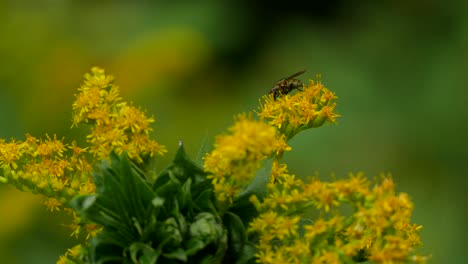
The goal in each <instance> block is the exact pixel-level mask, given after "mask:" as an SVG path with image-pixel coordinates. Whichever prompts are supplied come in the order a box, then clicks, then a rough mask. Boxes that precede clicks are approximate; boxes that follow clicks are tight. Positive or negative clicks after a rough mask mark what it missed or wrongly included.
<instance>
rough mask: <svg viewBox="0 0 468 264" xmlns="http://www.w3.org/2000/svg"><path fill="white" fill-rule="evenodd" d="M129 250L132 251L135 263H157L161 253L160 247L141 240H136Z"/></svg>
mask: <svg viewBox="0 0 468 264" xmlns="http://www.w3.org/2000/svg"><path fill="white" fill-rule="evenodd" d="M128 250H129V252H130V258H131V260H132V261H133V263H139V264H155V263H156V261H157V260H158V258H159V256H160V255H161V250H160V249H154V248H152V247H151V246H149V245H147V244H145V243H141V242H135V243H133V244H131V245H130V247H129V248H128Z"/></svg>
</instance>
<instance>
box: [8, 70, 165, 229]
mask: <svg viewBox="0 0 468 264" xmlns="http://www.w3.org/2000/svg"><path fill="white" fill-rule="evenodd" d="M112 82H113V77H112V76H109V75H105V74H104V70H102V69H99V68H96V67H95V68H92V69H91V74H86V75H85V81H84V84H83V85H82V86H81V87H80V88H79V89H78V90H79V93H78V94H77V95H75V96H76V100H75V102H74V103H73V125H74V126H76V125H79V124H83V123H85V124H90V125H93V126H92V128H91V133H90V135H88V136H87V139H88V142H89V143H91V147H89V148H81V147H79V146H77V144H76V143H75V142H72V143H71V144H66V143H64V142H63V139H61V140H60V139H57V137H56V136H55V135H54V136H53V137H52V138H51V137H49V136H48V135H47V136H46V139H38V138H35V137H33V136H31V135H26V139H25V140H24V141H19V140H11V141H10V142H7V141H5V140H4V139H0V168H1V172H0V182H2V183H10V184H12V185H14V186H16V187H17V188H18V189H20V190H23V191H28V192H33V193H38V194H42V195H44V196H45V197H46V198H47V200H46V201H45V202H44V204H45V205H46V206H47V207H48V208H49V210H51V211H54V210H56V211H58V210H62V209H65V211H66V212H67V213H69V214H71V215H72V216H73V219H74V220H73V221H74V223H73V224H72V225H71V227H72V228H73V235H78V234H79V233H82V232H81V231H82V230H83V231H84V232H85V233H86V234H87V236H88V237H89V236H94V235H95V234H96V232H98V230H99V229H98V227H97V226H96V225H94V224H85V223H82V220H81V219H80V218H79V217H77V216H76V214H74V213H73V211H72V210H70V209H68V208H64V204H65V203H66V202H67V201H69V200H70V199H71V198H73V197H74V196H76V195H79V194H90V193H94V192H95V189H96V186H95V184H94V182H93V180H92V177H91V171H92V166H93V163H94V162H96V160H102V159H106V158H108V157H109V154H110V152H111V151H115V152H116V153H118V154H120V153H122V152H124V151H125V152H126V153H128V156H129V157H130V158H131V159H133V160H134V161H136V162H142V161H143V159H144V158H145V157H146V156H153V155H154V154H155V153H159V154H162V153H164V152H166V149H165V147H164V146H161V145H159V144H158V143H157V142H155V141H153V140H151V139H150V138H149V132H150V131H151V130H152V129H151V127H150V124H151V123H152V122H154V119H153V118H148V117H147V116H146V115H145V113H144V112H142V111H141V110H139V109H137V108H135V107H134V106H133V105H131V104H128V103H127V102H125V101H122V99H121V98H120V97H119V89H118V87H117V86H115V85H114V84H113V83H112ZM90 154H93V155H94V159H90V157H89V156H90Z"/></svg>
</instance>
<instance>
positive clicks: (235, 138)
mask: <svg viewBox="0 0 468 264" xmlns="http://www.w3.org/2000/svg"><path fill="white" fill-rule="evenodd" d="M229 131H230V132H231V133H230V134H227V135H221V136H218V137H217V138H216V142H215V149H214V150H213V151H212V152H210V153H208V154H207V155H206V156H205V157H204V166H205V170H206V171H208V172H210V173H211V175H210V176H208V177H210V178H212V179H213V180H212V182H213V185H214V189H215V192H216V195H217V199H218V200H219V201H220V202H229V203H230V202H232V199H233V198H234V197H235V196H236V195H237V194H238V193H239V191H240V190H241V189H242V188H243V187H244V186H246V185H247V184H248V183H249V182H250V181H251V180H252V177H253V176H254V174H255V172H256V171H257V170H258V169H259V168H260V165H261V161H262V160H263V159H265V158H267V157H272V156H274V155H275V153H277V152H283V151H286V150H288V149H289V147H288V146H287V144H286V143H285V142H284V139H283V137H281V136H278V135H277V133H276V130H275V129H274V128H273V127H271V126H268V125H267V124H265V123H263V122H260V121H255V120H253V119H252V117H251V116H247V115H240V116H239V117H237V120H236V123H235V124H234V126H233V127H231V128H230V129H229Z"/></svg>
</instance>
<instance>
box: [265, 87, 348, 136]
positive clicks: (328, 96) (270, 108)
mask: <svg viewBox="0 0 468 264" xmlns="http://www.w3.org/2000/svg"><path fill="white" fill-rule="evenodd" d="M336 98H337V97H336V96H335V94H334V93H333V92H331V91H330V90H328V89H327V88H325V86H323V85H322V84H321V83H320V82H314V81H310V83H309V85H308V86H304V89H303V91H300V92H298V93H296V94H294V95H290V94H287V95H284V96H280V97H278V98H276V99H275V98H274V97H273V96H271V95H265V96H263V98H262V102H260V109H259V112H258V115H259V116H260V117H261V118H263V119H265V120H266V121H267V122H268V124H270V125H271V126H274V127H277V128H278V129H279V130H280V131H281V133H282V134H284V135H285V136H286V139H287V140H289V139H291V138H292V137H293V136H294V135H296V134H297V133H299V132H300V131H302V130H305V129H309V128H314V127H320V126H322V125H323V124H324V123H325V122H327V121H328V122H335V120H336V118H337V117H339V115H338V114H336V113H335V112H334V110H335V107H336V103H335V102H334V100H335V99H336Z"/></svg>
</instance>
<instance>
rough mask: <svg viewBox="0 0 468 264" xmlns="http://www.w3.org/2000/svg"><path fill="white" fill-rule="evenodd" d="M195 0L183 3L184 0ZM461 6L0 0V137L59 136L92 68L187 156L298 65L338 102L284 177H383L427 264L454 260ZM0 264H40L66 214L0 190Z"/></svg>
mask: <svg viewBox="0 0 468 264" xmlns="http://www.w3.org/2000/svg"><path fill="white" fill-rule="evenodd" d="M195 2H196V3H195ZM467 10H468V4H467V3H466V1H451V2H450V3H449V2H445V3H439V1H436V0H426V1H423V0H412V1H411V0H410V1H402V0H395V1H356V2H353V3H350V1H344V0H343V1H339V0H335V1H314V0H312V1H308V2H307V4H301V3H287V2H286V1H284V3H281V4H280V3H273V2H270V1H256V2H253V1H247V0H242V1H224V2H222V1H193V2H191V1H185V2H181V1H177V3H174V2H172V1H135V2H132V1H33V2H29V1H13V0H11V1H0V61H1V63H0V137H1V138H5V139H10V138H12V137H14V138H17V139H24V133H31V134H32V135H35V136H37V137H41V136H43V135H44V134H45V133H49V134H54V133H56V134H57V135H59V137H61V136H64V137H65V138H66V140H69V141H71V140H72V139H79V138H80V137H82V136H83V130H80V129H70V125H71V104H72V102H73V100H74V96H73V95H74V93H75V92H76V88H78V87H79V85H80V83H81V81H82V76H83V74H84V73H86V72H88V71H89V69H90V68H91V67H92V66H100V67H104V68H105V69H106V71H107V73H110V74H113V75H114V76H115V77H116V83H117V84H118V85H119V86H120V87H121V92H122V95H123V97H124V98H125V99H127V100H131V101H133V102H134V103H135V104H136V105H139V106H142V107H143V108H146V109H147V110H148V113H150V114H154V116H155V118H156V123H155V125H154V127H155V137H156V139H157V140H158V141H159V142H160V143H163V144H165V145H166V146H167V147H168V149H169V153H168V155H167V156H165V157H163V158H160V159H159V160H158V163H157V164H158V166H159V167H160V168H162V167H164V166H165V165H167V164H168V162H169V161H170V160H171V156H172V155H173V154H174V150H175V149H176V145H177V141H178V139H183V140H184V142H185V144H186V148H187V150H188V152H189V153H190V154H191V155H192V156H193V157H194V159H199V158H200V156H201V153H202V151H203V149H206V148H210V147H211V145H212V143H213V139H214V136H215V135H217V134H219V133H220V132H222V131H224V130H225V129H226V128H227V127H228V126H230V125H231V124H232V117H233V116H234V115H235V114H237V113H240V112H245V111H250V110H253V109H255V108H256V107H257V102H258V98H259V97H260V96H262V95H263V94H265V93H267V91H268V90H269V89H270V88H271V87H272V85H273V84H274V83H275V82H276V81H277V80H278V79H281V78H282V77H285V76H287V75H290V74H292V73H294V72H296V71H298V70H301V69H306V70H307V74H305V75H303V76H301V77H300V78H301V79H302V80H303V81H306V80H307V79H308V78H315V75H316V74H321V75H322V82H323V83H324V84H325V85H326V86H327V87H328V88H330V89H332V90H333V91H335V92H336V93H337V95H338V96H339V99H338V108H337V110H338V112H339V113H340V114H341V115H342V117H341V118H340V119H339V120H338V124H337V125H331V126H325V127H322V128H320V129H316V130H310V131H306V132H303V133H302V134H299V135H298V136H296V137H295V138H294V139H293V140H292V141H291V142H290V144H291V146H292V147H293V151H292V152H290V153H288V154H287V155H286V156H285V160H286V162H288V164H289V167H290V170H291V172H292V173H294V174H296V175H299V176H306V175H312V174H314V173H315V172H319V173H320V175H321V176H323V177H324V178H325V179H329V178H330V175H332V174H336V175H337V177H344V176H346V175H347V174H348V173H349V172H357V171H360V170H362V171H364V172H365V173H366V175H367V176H368V177H370V178H374V177H376V176H378V175H379V174H380V173H381V172H385V173H386V172H391V173H392V175H393V178H394V179H395V181H396V183H397V189H398V191H402V192H407V193H409V194H410V196H411V197H412V199H413V201H414V203H415V205H416V207H415V212H414V222H416V223H418V224H421V225H423V226H424V228H423V230H422V238H423V242H424V248H423V249H422V252H423V253H426V254H432V255H433V259H432V261H431V263H466V262H465V261H464V260H465V259H466V258H468V251H467V250H466V249H465V246H463V245H464V241H466V235H468V227H467V223H468V211H467V210H466V209H465V208H464V206H463V204H466V202H467V199H466V197H467V195H466V193H467V192H466V187H467V185H468V184H467V181H468V180H467V178H466V164H465V163H466V162H467V161H468V160H467V157H468V155H467V149H468V142H467V140H466V135H467V132H468V131H467V130H468V129H467V126H468V125H467V121H468V118H467V117H468V115H467V114H468V108H466V107H465V105H464V104H465V101H466V91H467V83H468V74H467V66H468V13H467V12H466V11H467ZM0 201H1V203H0V260H1V263H11V264H17V263H21V264H22V263H55V261H56V260H57V257H58V256H59V255H61V254H63V253H64V252H65V250H66V249H67V248H69V247H71V246H72V245H74V244H75V243H76V240H74V239H73V238H71V237H70V236H69V230H68V229H67V228H66V227H64V226H63V224H65V223H67V220H68V219H67V218H66V217H64V216H63V215H60V214H55V213H54V214H52V213H49V212H46V211H45V208H44V207H42V206H39V204H40V200H38V198H37V197H36V196H33V195H30V194H25V193H22V192H19V191H17V190H15V189H13V188H11V187H10V186H6V185H2V186H0Z"/></svg>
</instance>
